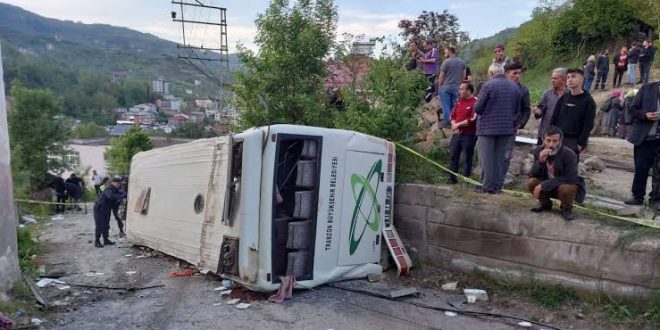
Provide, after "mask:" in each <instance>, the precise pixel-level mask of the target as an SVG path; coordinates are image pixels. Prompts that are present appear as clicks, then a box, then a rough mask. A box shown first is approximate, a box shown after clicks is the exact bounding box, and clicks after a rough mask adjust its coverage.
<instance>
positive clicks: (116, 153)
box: [105, 127, 154, 175]
mask: <svg viewBox="0 0 660 330" xmlns="http://www.w3.org/2000/svg"><path fill="white" fill-rule="evenodd" d="M153 148H154V144H153V142H151V140H150V139H149V135H148V134H147V133H145V132H142V131H140V129H139V128H137V127H133V128H131V129H130V130H128V132H126V134H124V135H123V136H122V137H120V138H117V139H114V140H112V142H111V145H110V147H109V148H108V150H107V151H106V153H105V157H106V159H107V160H108V173H109V174H111V175H126V174H128V173H129V172H130V169H131V159H133V156H135V154H137V153H138V152H140V151H147V150H151V149H153Z"/></svg>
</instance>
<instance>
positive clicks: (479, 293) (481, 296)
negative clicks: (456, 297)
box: [463, 289, 488, 304]
mask: <svg viewBox="0 0 660 330" xmlns="http://www.w3.org/2000/svg"><path fill="white" fill-rule="evenodd" d="M463 294H464V295H465V298H467V301H468V303H470V304H473V303H475V302H476V301H477V300H480V301H488V293H487V292H486V291H484V290H480V289H463Z"/></svg>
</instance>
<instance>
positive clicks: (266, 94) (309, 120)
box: [232, 0, 337, 127]
mask: <svg viewBox="0 0 660 330" xmlns="http://www.w3.org/2000/svg"><path fill="white" fill-rule="evenodd" d="M336 24H337V8H336V6H335V5H334V3H333V1H332V0H300V1H297V2H296V3H295V4H294V5H293V6H290V4H289V1H288V0H273V1H271V3H270V5H269V7H268V9H266V12H265V13H263V14H259V16H258V18H257V20H256V25H257V36H256V37H255V40H254V41H255V44H256V45H257V46H258V47H259V51H258V52H257V53H253V52H252V51H250V50H248V49H246V48H243V47H240V48H239V51H240V52H239V58H240V59H241V60H242V62H243V64H244V70H243V71H237V72H235V77H236V83H235V84H234V85H233V87H232V89H233V92H234V93H235V95H236V97H235V102H236V109H237V111H238V113H239V118H240V119H239V120H240V122H239V125H240V126H242V127H251V126H258V125H263V124H266V123H268V122H283V123H292V124H303V125H318V126H329V125H332V112H331V111H330V110H329V109H328V108H326V107H325V105H324V99H325V98H324V93H325V90H324V86H323V82H324V78H325V77H326V75H327V73H326V70H325V60H324V58H325V57H326V56H327V55H328V54H329V52H330V50H331V49H332V46H333V43H334V39H335V30H336Z"/></svg>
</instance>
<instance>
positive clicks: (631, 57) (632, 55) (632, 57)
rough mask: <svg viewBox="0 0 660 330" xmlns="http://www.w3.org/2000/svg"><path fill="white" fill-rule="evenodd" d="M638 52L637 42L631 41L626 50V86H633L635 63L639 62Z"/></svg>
mask: <svg viewBox="0 0 660 330" xmlns="http://www.w3.org/2000/svg"><path fill="white" fill-rule="evenodd" d="M639 52H640V49H639V47H637V41H633V42H632V43H631V45H630V49H629V50H628V85H634V84H635V81H636V80H635V79H636V77H635V70H637V63H638V62H639Z"/></svg>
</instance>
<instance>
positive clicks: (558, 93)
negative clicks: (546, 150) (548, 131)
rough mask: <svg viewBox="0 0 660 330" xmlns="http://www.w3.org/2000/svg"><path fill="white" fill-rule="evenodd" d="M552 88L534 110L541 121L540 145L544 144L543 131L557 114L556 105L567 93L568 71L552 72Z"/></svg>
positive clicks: (558, 70) (556, 70)
mask: <svg viewBox="0 0 660 330" xmlns="http://www.w3.org/2000/svg"><path fill="white" fill-rule="evenodd" d="M550 85H551V86H552V88H550V89H548V90H547V91H545V93H543V96H542V97H541V102H539V104H538V105H537V106H535V107H534V108H532V112H534V118H536V119H539V118H540V119H541V124H540V125H539V132H538V139H539V141H538V144H539V145H541V144H543V131H544V130H545V128H546V127H548V126H549V125H550V120H551V119H552V115H553V114H554V113H555V105H557V101H559V98H560V97H562V95H564V93H565V92H566V69H564V68H556V69H554V70H552V78H551V80H550Z"/></svg>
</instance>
